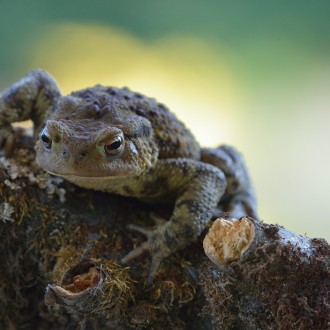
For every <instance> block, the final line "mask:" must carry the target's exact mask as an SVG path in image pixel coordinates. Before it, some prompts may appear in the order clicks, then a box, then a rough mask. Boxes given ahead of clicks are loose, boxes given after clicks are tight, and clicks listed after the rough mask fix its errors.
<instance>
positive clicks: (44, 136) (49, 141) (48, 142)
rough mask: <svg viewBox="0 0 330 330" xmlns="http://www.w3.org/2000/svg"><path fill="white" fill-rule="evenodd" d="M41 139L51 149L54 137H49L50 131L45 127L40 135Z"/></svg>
mask: <svg viewBox="0 0 330 330" xmlns="http://www.w3.org/2000/svg"><path fill="white" fill-rule="evenodd" d="M40 139H41V141H42V143H43V145H44V147H45V148H46V149H50V147H51V146H52V139H51V138H50V137H49V135H48V132H47V130H46V129H44V130H43V131H42V133H41V135H40Z"/></svg>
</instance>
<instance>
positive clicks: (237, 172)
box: [201, 145, 257, 218]
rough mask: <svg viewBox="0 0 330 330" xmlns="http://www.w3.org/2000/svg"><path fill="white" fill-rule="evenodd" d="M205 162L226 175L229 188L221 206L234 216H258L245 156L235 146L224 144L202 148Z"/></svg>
mask: <svg viewBox="0 0 330 330" xmlns="http://www.w3.org/2000/svg"><path fill="white" fill-rule="evenodd" d="M201 160H202V161H203V162H205V163H208V164H212V165H214V166H216V167H218V168H220V169H221V170H222V171H223V172H224V173H225V175H226V178H227V188H226V192H225V195H224V196H223V198H222V199H221V201H220V204H219V208H220V209H221V210H222V211H225V212H229V213H230V215H231V216H232V217H235V218H240V217H242V216H245V215H249V216H251V217H253V218H257V206H256V198H255V193H254V189H253V187H252V184H251V181H250V178H249V174H248V172H247V168H246V166H245V163H244V160H243V157H242V156H241V155H240V153H239V152H238V151H237V150H235V149H234V148H233V147H230V146H226V145H222V146H220V147H218V148H214V149H206V148H205V149H202V159H201Z"/></svg>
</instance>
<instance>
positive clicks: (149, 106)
mask: <svg viewBox="0 0 330 330" xmlns="http://www.w3.org/2000/svg"><path fill="white" fill-rule="evenodd" d="M71 95H72V96H75V97H81V98H85V99H90V101H91V102H92V103H93V102H95V103H98V104H99V105H100V106H101V107H102V106H104V105H108V106H111V107H113V108H114V109H113V110H115V111H118V112H120V114H119V116H120V117H121V118H123V117H126V116H129V114H130V113H131V114H132V113H134V114H136V115H138V116H141V117H144V118H146V119H148V120H149V121H150V123H151V126H152V129H153V135H154V138H155V142H156V144H157V146H158V148H159V155H158V157H159V158H160V159H164V158H191V159H196V160H199V159H200V154H201V149H200V146H199V144H198V142H197V141H196V139H195V137H194V136H193V134H192V133H191V132H190V130H189V129H187V128H186V126H185V125H184V124H183V123H182V122H181V121H179V120H178V119H177V117H176V116H175V115H174V114H173V113H171V112H170V111H169V110H168V109H167V108H166V107H165V106H164V105H163V104H161V103H158V102H157V101H156V100H155V99H153V98H149V97H146V96H144V95H142V94H139V93H135V92H132V91H131V90H129V89H128V88H115V87H110V88H108V87H104V86H101V85H97V86H95V87H93V88H87V89H84V90H80V91H77V92H73V93H72V94H71ZM102 103H104V104H102Z"/></svg>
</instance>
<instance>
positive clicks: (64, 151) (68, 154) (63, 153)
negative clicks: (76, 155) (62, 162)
mask: <svg viewBox="0 0 330 330" xmlns="http://www.w3.org/2000/svg"><path fill="white" fill-rule="evenodd" d="M62 157H63V158H64V159H68V158H69V157H70V153H69V151H68V150H66V149H64V150H63V151H62Z"/></svg>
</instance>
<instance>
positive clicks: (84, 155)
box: [79, 151, 87, 160]
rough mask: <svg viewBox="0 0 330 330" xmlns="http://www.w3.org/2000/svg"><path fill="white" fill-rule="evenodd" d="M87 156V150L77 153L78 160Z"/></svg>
mask: <svg viewBox="0 0 330 330" xmlns="http://www.w3.org/2000/svg"><path fill="white" fill-rule="evenodd" d="M86 157H87V152H85V151H82V152H80V153H79V160H84V159H85V158H86Z"/></svg>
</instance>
